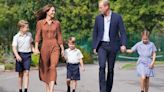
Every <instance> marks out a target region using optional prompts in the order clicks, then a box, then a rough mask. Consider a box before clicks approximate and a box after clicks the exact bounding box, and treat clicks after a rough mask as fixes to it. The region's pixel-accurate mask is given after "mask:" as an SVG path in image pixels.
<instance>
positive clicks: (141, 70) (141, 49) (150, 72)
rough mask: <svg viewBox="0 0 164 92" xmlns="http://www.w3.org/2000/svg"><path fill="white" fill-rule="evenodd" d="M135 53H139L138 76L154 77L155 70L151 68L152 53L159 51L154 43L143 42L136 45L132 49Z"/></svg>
mask: <svg viewBox="0 0 164 92" xmlns="http://www.w3.org/2000/svg"><path fill="white" fill-rule="evenodd" d="M131 49H132V50H133V51H137V53H138V54H139V59H138V62H137V74H138V76H146V77H154V68H153V69H151V68H149V66H150V64H151V63H152V52H156V51H157V49H156V47H155V45H154V43H153V42H148V43H147V44H144V43H143V41H140V42H138V43H136V44H135V45H134V46H133V47H132V48H131Z"/></svg>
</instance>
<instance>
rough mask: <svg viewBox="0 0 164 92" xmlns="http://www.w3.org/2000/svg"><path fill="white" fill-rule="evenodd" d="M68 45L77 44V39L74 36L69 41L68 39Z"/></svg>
mask: <svg viewBox="0 0 164 92" xmlns="http://www.w3.org/2000/svg"><path fill="white" fill-rule="evenodd" d="M68 43H72V44H75V43H76V38H75V37H73V36H71V37H69V39H68Z"/></svg>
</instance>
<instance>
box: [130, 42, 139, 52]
mask: <svg viewBox="0 0 164 92" xmlns="http://www.w3.org/2000/svg"><path fill="white" fill-rule="evenodd" d="M137 48H138V43H136V44H135V45H134V46H133V47H132V48H131V50H132V51H134V52H135V51H137Z"/></svg>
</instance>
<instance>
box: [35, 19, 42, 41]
mask: <svg viewBox="0 0 164 92" xmlns="http://www.w3.org/2000/svg"><path fill="white" fill-rule="evenodd" d="M41 31H42V30H41V24H40V21H38V22H37V24H36V35H35V42H39V41H40V38H41Z"/></svg>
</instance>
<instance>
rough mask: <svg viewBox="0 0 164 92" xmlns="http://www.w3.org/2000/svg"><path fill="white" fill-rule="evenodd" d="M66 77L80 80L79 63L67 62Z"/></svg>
mask: <svg viewBox="0 0 164 92" xmlns="http://www.w3.org/2000/svg"><path fill="white" fill-rule="evenodd" d="M67 79H70V80H80V70H79V64H70V63H68V64H67Z"/></svg>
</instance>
